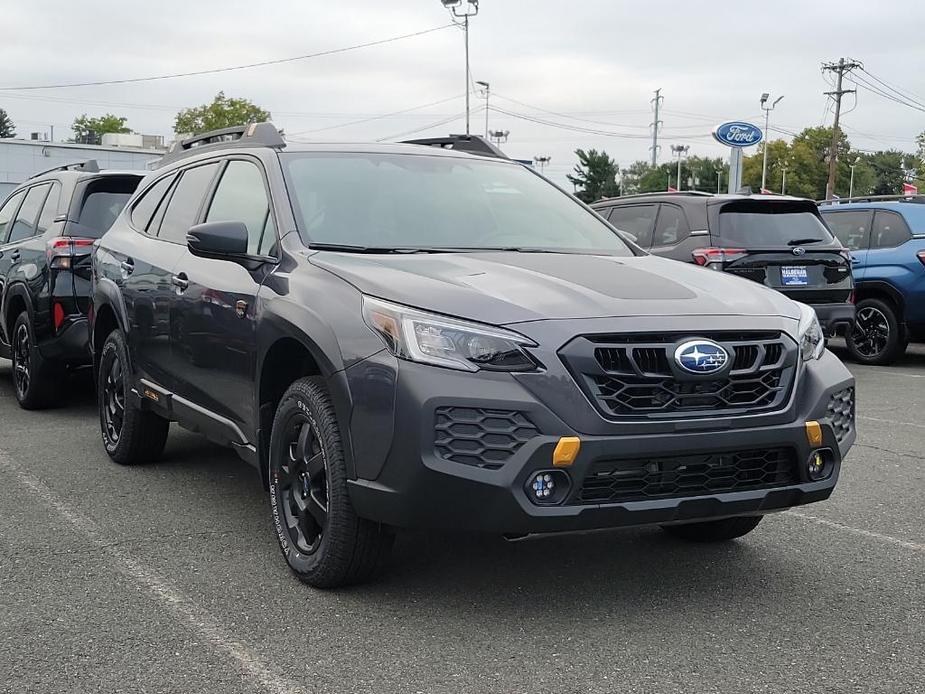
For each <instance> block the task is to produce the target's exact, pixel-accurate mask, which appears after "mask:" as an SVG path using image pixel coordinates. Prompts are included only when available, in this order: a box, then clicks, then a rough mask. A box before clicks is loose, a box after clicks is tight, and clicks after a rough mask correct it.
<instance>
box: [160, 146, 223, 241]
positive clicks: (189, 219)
mask: <svg viewBox="0 0 925 694" xmlns="http://www.w3.org/2000/svg"><path fill="white" fill-rule="evenodd" d="M216 169H218V162H216V163H214V164H205V165H203V166H197V167H195V168H193V169H187V170H186V171H184V172H183V174H182V175H181V177H180V181H179V183H177V185H176V186H175V187H174V189H173V195H171V196H170V201H169V202H168V203H167V209H166V211H165V212H164V217H163V219H162V220H161V226H160V229H159V230H158V232H157V236H158V238H160V239H164V240H165V241H172V242H173V243H182V244H184V245H186V232H188V231H189V228H190V227H191V226H193V224H195V223H196V221H197V220H198V218H199V210H200V208H201V207H202V199H203V198H204V197H205V195H206V192H207V191H208V190H209V185H210V184H211V183H212V178H213V177H214V176H215V171H216Z"/></svg>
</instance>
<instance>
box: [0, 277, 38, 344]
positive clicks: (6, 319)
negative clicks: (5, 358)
mask: <svg viewBox="0 0 925 694" xmlns="http://www.w3.org/2000/svg"><path fill="white" fill-rule="evenodd" d="M5 290H6V291H4V296H3V306H2V311H3V313H2V314H0V318H2V320H3V334H4V335H5V336H6V340H5V341H6V342H7V344H9V342H10V340H9V337H10V331H11V330H12V329H13V321H15V320H16V316H7V315H6V314H7V309H8V307H9V305H10V304H11V303H12V299H14V298H16V297H19V298H21V299H22V300H23V303H25V304H26V312H27V313H28V314H29V321H30V322H31V323H32V324H33V329H35V307H34V306H33V305H32V296H31V295H30V294H29V290H28V289H27V288H26V286H25V285H24V284H23V283H22V282H13V283H11V284H9V285H7V286H6V287H5Z"/></svg>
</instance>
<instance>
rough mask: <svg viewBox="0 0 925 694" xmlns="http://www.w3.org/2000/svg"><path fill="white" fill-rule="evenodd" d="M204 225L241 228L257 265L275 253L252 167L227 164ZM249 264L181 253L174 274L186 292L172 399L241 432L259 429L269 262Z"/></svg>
mask: <svg viewBox="0 0 925 694" xmlns="http://www.w3.org/2000/svg"><path fill="white" fill-rule="evenodd" d="M204 221H207V222H221V221H233V222H242V223H244V224H245V226H246V227H247V230H248V254H249V255H250V256H252V257H253V258H255V259H257V258H266V257H268V256H269V255H270V254H271V253H274V252H275V245H276V240H277V237H276V225H275V223H274V220H273V215H272V213H271V211H270V205H269V197H268V193H267V186H266V182H265V179H264V174H263V170H262V168H261V166H260V164H259V163H258V162H257V161H256V160H253V159H250V158H247V159H243V158H242V159H232V160H230V161H229V162H228V163H227V164H226V165H225V168H224V170H223V171H222V172H221V178H220V179H219V182H218V185H217V187H216V189H215V193H214V195H213V196H212V199H211V201H210V203H209V206H208V209H207V210H206V212H205V215H204ZM248 265H249V266H250V267H249V268H248V267H245V266H244V265H243V264H239V263H236V262H231V261H228V260H213V259H209V258H200V257H197V256H194V255H192V254H191V253H190V252H189V251H188V250H187V251H185V252H184V254H183V255H182V257H181V258H180V262H179V263H178V265H177V267H176V270H175V273H176V276H177V278H178V279H179V281H180V282H182V283H183V287H182V288H179V289H178V293H177V299H176V300H175V303H174V310H173V313H172V316H171V321H172V342H171V349H172V352H173V354H172V359H173V363H174V364H176V365H177V366H176V378H177V380H176V383H175V387H176V391H175V392H176V393H177V395H179V396H181V397H183V398H185V399H187V400H189V401H191V402H193V403H195V404H197V405H199V406H200V407H204V408H206V409H207V410H209V411H210V412H211V413H214V414H216V415H218V416H219V417H221V418H223V419H224V420H227V421H231V422H233V423H234V424H235V425H236V426H237V427H239V428H240V429H241V430H242V431H245V432H246V431H253V430H254V429H255V428H256V413H255V411H254V407H255V398H254V383H255V381H256V379H255V374H256V368H257V367H256V359H257V354H256V345H257V342H256V333H255V309H256V301H257V292H258V290H259V289H260V284H261V282H262V281H263V278H264V276H265V275H266V272H267V271H268V270H269V269H270V268H271V267H272V266H273V263H272V262H264V263H260V262H254V263H248Z"/></svg>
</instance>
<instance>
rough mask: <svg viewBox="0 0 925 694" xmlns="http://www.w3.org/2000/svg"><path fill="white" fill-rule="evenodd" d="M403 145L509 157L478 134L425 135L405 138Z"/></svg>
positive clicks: (484, 155)
mask: <svg viewBox="0 0 925 694" xmlns="http://www.w3.org/2000/svg"><path fill="white" fill-rule="evenodd" d="M402 144H405V145H424V146H426V147H439V148H440V149H453V150H456V151H459V152H469V153H470V154H481V155H482V156H483V157H495V158H496V159H509V157H508V156H507V155H506V154H505V153H504V152H502V151H501V150H500V149H498V148H497V147H495V146H494V145H493V144H491V143H490V142H489V141H488V140H486V139H485V138H484V137H481V136H479V135H449V136H447V137H426V138H424V139H422V140H405V141H404V142H403V143H402Z"/></svg>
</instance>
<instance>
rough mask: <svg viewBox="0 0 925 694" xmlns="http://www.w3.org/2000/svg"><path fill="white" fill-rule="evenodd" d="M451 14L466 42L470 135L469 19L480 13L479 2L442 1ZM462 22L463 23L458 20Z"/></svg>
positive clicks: (467, 126)
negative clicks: (460, 28)
mask: <svg viewBox="0 0 925 694" xmlns="http://www.w3.org/2000/svg"><path fill="white" fill-rule="evenodd" d="M440 3H441V4H442V5H443V6H444V7H445V8H446V9H447V10H448V11H449V12H450V16H451V17H452V18H453V22H454V23H455V24H456V25H457V26H461V27H462V30H463V33H464V34H465V41H466V135H468V134H469V92H470V91H472V90H471V89H470V88H469V17H474V16H475V15H477V14H478V13H479V0H440ZM460 19H461V20H462V21H461V22H460V21H458V20H460Z"/></svg>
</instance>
